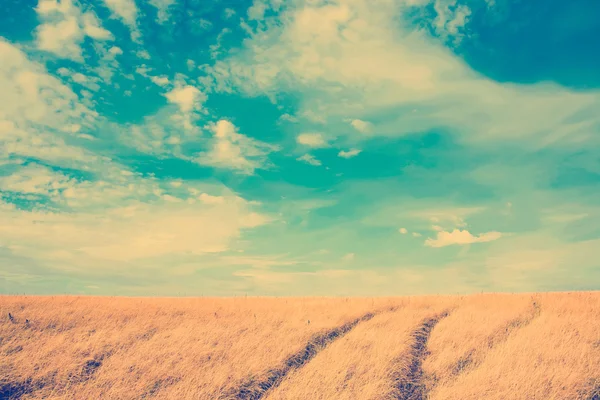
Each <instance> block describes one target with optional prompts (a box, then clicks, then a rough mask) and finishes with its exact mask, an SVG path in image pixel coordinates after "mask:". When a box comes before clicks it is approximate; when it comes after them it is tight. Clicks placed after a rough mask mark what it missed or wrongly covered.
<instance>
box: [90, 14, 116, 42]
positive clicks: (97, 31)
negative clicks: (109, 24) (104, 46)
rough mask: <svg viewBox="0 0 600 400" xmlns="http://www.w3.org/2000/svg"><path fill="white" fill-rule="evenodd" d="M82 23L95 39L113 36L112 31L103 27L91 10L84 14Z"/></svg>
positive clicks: (105, 38)
mask: <svg viewBox="0 0 600 400" xmlns="http://www.w3.org/2000/svg"><path fill="white" fill-rule="evenodd" d="M82 23H83V31H84V33H85V34H86V35H87V36H89V37H91V38H93V39H96V40H109V39H112V38H113V35H112V33H110V32H109V31H108V30H106V29H104V28H102V26H101V25H100V21H99V20H98V18H97V17H96V16H95V15H94V14H92V13H90V12H87V13H85V14H83V21H82Z"/></svg>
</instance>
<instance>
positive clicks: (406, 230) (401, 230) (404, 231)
mask: <svg viewBox="0 0 600 400" xmlns="http://www.w3.org/2000/svg"><path fill="white" fill-rule="evenodd" d="M398 232H400V233H401V234H403V235H406V234H407V233H408V229H406V228H400V229H398Z"/></svg>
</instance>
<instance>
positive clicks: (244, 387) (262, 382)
mask: <svg viewBox="0 0 600 400" xmlns="http://www.w3.org/2000/svg"><path fill="white" fill-rule="evenodd" d="M390 310H392V309H390ZM374 316H375V313H368V314H365V315H363V316H362V317H360V318H357V319H355V320H353V321H351V322H348V323H346V324H344V325H341V326H339V327H337V328H334V329H331V330H329V331H327V332H325V333H321V334H317V335H315V336H314V337H313V338H312V339H310V340H309V341H308V343H306V345H305V346H304V348H303V349H302V350H300V351H299V352H297V353H295V354H293V355H291V356H290V357H288V359H287V360H286V361H285V362H284V363H283V365H282V366H281V367H279V368H276V369H272V370H270V371H269V372H267V374H266V376H265V377H263V378H262V379H259V380H255V379H249V380H248V381H246V382H244V383H242V384H241V385H240V386H238V387H237V388H235V389H233V390H231V391H228V392H226V393H224V394H223V395H222V396H221V397H220V399H223V400H258V399H261V398H262V397H263V396H265V395H266V394H267V392H268V391H269V390H271V389H274V388H276V387H277V386H278V385H279V384H280V383H281V381H282V380H283V379H284V378H285V377H286V375H288V374H289V373H290V372H292V371H294V370H296V369H299V368H301V367H303V366H304V365H305V364H306V363H308V362H309V361H310V360H311V359H312V358H314V357H315V356H316V355H317V354H318V353H319V352H321V351H322V350H323V349H325V347H327V346H328V345H329V344H330V343H332V342H333V341H335V340H337V339H339V338H341V337H342V336H344V335H345V334H346V333H348V332H349V331H351V330H352V329H353V328H354V327H355V326H356V325H358V324H359V323H361V322H364V321H368V320H370V319H371V318H373V317H374Z"/></svg>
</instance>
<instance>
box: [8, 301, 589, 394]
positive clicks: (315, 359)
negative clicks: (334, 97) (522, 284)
mask: <svg viewBox="0 0 600 400" xmlns="http://www.w3.org/2000/svg"><path fill="white" fill-rule="evenodd" d="M9 313H10V315H11V316H12V317H13V318H12V320H11V319H9V317H8V314H9ZM370 313H372V314H373V315H372V316H371V315H370ZM446 314H447V315H446ZM365 315H366V317H364V316H365ZM361 317H364V318H362V319H361ZM26 320H28V321H29V322H27V321H26ZM309 321H310V322H309ZM598 390H600V293H599V292H586V293H583V292H582V293H571V294H567V293H556V294H536V295H531V294H527V295H500V294H490V295H475V296H465V297H458V296H455V297H452V296H447V297H420V298H414V297H413V298H375V299H372V298H350V299H345V298H339V299H326V298H287V299H286V298H280V299H275V298H224V299H215V298H206V299H153V298H100V297H23V296H1V297H0V398H6V397H7V396H8V394H9V393H12V395H13V397H14V398H21V399H40V398H52V399H97V398H98V399H99V398H102V399H140V398H157V399H228V398H229V399H233V398H237V399H243V398H251V395H253V396H254V397H253V398H262V399H269V400H274V399H401V400H407V399H425V398H431V399H436V400H437V399H483V398H485V399H561V400H566V399H581V400H589V399H597V398H599V397H598V396H600V393H598V394H594V393H595V392H597V391H598ZM409 393H412V397H409V396H408V395H409ZM594 396H597V397H594Z"/></svg>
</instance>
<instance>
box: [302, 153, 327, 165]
mask: <svg viewBox="0 0 600 400" xmlns="http://www.w3.org/2000/svg"><path fill="white" fill-rule="evenodd" d="M296 160H298V161H302V162H305V163H307V164H310V165H312V166H315V167H319V166H321V165H322V163H321V161H319V160H318V159H317V158H316V157H315V156H313V155H312V154H304V155H303V156H300V157H298V158H297V159H296Z"/></svg>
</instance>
